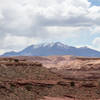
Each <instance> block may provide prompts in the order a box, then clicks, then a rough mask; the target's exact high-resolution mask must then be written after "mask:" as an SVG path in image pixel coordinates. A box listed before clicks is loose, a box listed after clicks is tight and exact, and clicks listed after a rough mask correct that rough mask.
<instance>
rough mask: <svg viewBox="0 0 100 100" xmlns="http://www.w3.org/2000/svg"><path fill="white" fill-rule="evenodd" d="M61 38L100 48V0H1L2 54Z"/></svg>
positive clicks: (77, 44) (78, 44) (73, 43)
mask: <svg viewBox="0 0 100 100" xmlns="http://www.w3.org/2000/svg"><path fill="white" fill-rule="evenodd" d="M58 41H59V42H63V43H65V44H67V45H71V46H77V47H81V46H88V47H90V48H93V49H96V50H99V51H100V45H99V44H100V0H42V2H41V0H9V1H8V0H0V54H2V53H4V52H7V51H12V50H15V51H19V50H22V49H23V48H25V47H27V46H29V45H32V44H39V43H44V42H58Z"/></svg>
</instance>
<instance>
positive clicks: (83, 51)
mask: <svg viewBox="0 0 100 100" xmlns="http://www.w3.org/2000/svg"><path fill="white" fill-rule="evenodd" d="M54 55H73V56H84V57H100V52H99V51H96V50H93V49H91V48H88V47H80V48H76V47H73V46H68V45H65V44H63V43H60V42H56V43H43V44H38V45H31V46H28V47H27V48H25V49H23V50H22V51H20V52H14V51H11V52H6V53H4V54H3V55H2V56H54Z"/></svg>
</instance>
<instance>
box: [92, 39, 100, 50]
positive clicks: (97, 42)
mask: <svg viewBox="0 0 100 100" xmlns="http://www.w3.org/2000/svg"><path fill="white" fill-rule="evenodd" d="M92 44H93V47H94V48H95V49H96V50H99V51H100V37H97V38H95V39H94V40H93V43H92Z"/></svg>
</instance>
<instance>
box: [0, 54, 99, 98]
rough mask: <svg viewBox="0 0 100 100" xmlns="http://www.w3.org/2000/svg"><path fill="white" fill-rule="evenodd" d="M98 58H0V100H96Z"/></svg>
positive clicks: (97, 90)
mask: <svg viewBox="0 0 100 100" xmlns="http://www.w3.org/2000/svg"><path fill="white" fill-rule="evenodd" d="M99 99H100V58H85V57H75V56H48V57H39V56H34V57H32V56H30V57H29V56H20V57H17V56H16V57H1V58H0V100H99Z"/></svg>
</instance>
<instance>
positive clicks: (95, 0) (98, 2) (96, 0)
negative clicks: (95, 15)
mask: <svg viewBox="0 0 100 100" xmlns="http://www.w3.org/2000/svg"><path fill="white" fill-rule="evenodd" d="M89 2H91V3H92V5H96V6H100V0H89Z"/></svg>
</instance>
